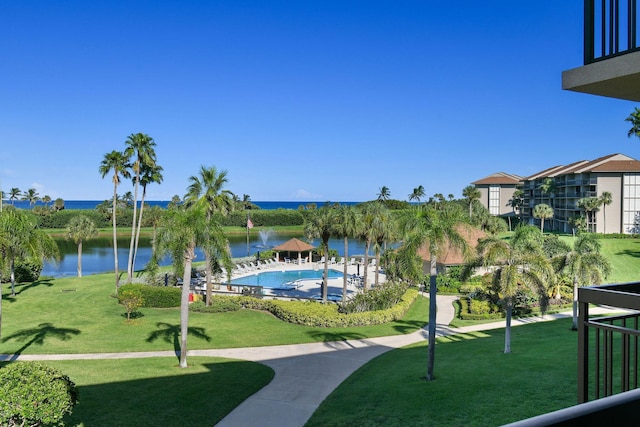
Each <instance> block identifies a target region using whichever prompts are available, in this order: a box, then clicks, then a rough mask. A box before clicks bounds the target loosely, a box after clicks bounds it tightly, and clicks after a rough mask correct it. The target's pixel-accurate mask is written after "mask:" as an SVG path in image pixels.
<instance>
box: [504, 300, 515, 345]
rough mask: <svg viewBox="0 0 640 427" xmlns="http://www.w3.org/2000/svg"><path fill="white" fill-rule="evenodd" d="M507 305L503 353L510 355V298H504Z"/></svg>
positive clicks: (511, 310) (511, 304)
mask: <svg viewBox="0 0 640 427" xmlns="http://www.w3.org/2000/svg"><path fill="white" fill-rule="evenodd" d="M506 303H507V319H506V327H505V330H504V352H505V354H508V353H511V315H512V313H513V302H512V301H511V297H507V298H506Z"/></svg>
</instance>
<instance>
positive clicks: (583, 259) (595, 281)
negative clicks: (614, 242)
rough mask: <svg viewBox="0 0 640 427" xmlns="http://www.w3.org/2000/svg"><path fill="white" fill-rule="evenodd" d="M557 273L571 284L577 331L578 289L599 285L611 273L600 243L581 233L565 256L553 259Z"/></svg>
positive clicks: (594, 238) (596, 239)
mask: <svg viewBox="0 0 640 427" xmlns="http://www.w3.org/2000/svg"><path fill="white" fill-rule="evenodd" d="M554 265H555V267H556V271H557V272H565V273H566V274H568V275H569V277H570V278H571V283H572V284H573V324H572V326H571V329H573V330H577V329H578V287H580V286H590V285H599V284H600V283H602V280H603V278H606V277H607V276H608V275H609V274H610V273H611V264H610V263H609V260H608V259H607V258H606V257H605V256H603V255H602V254H600V241H599V240H598V238H597V236H596V235H595V234H593V233H582V234H580V235H579V236H578V238H577V239H576V240H575V242H574V244H573V248H571V250H570V251H568V252H567V253H565V254H562V255H560V256H558V257H556V258H554Z"/></svg>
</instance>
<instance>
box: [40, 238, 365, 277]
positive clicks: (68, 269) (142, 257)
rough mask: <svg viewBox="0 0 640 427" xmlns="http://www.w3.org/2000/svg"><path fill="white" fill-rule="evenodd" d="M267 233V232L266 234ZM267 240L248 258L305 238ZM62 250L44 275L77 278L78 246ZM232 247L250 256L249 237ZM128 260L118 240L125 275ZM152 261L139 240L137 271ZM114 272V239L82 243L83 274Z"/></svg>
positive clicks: (253, 244)
mask: <svg viewBox="0 0 640 427" xmlns="http://www.w3.org/2000/svg"><path fill="white" fill-rule="evenodd" d="M263 234H265V233H263ZM263 237H266V240H265V241H263V240H262V238H261V237H260V236H251V238H250V240H249V247H248V252H249V255H255V254H256V253H257V252H258V251H264V250H266V249H267V248H272V247H274V246H277V245H279V244H281V243H284V242H285V241H287V240H289V239H291V238H292V237H298V238H302V237H301V236H292V235H286V236H278V235H277V234H275V233H273V232H270V233H269V235H268V236H263ZM56 242H57V243H58V247H59V248H60V261H59V262H58V263H52V262H45V265H44V268H43V270H42V275H43V276H53V277H65V276H76V275H77V268H78V246H77V245H76V244H75V243H73V242H72V241H69V240H64V239H56ZM229 243H230V246H231V255H232V257H234V258H241V257H245V256H247V238H246V236H232V237H230V238H229ZM311 244H312V245H314V246H318V245H319V244H320V243H319V241H318V240H317V239H316V240H315V241H312V242H311ZM329 248H330V249H335V250H337V251H338V254H339V255H343V254H344V242H343V240H342V239H330V240H329ZM362 254H364V242H360V241H357V240H353V241H352V240H350V241H349V256H356V255H362ZM128 259H129V238H122V239H118V268H119V269H120V270H123V269H124V271H125V272H126V270H127V261H128ZM150 259H151V239H144V238H142V237H141V238H140V247H139V248H138V255H137V258H136V263H135V269H136V270H141V269H144V268H145V266H146V265H147V264H148V263H149V260H150ZM203 260H204V255H203V254H202V252H201V251H198V252H197V258H196V261H203ZM161 264H162V265H169V264H171V259H169V258H167V259H164V260H163V261H162V262H161ZM109 271H113V240H112V239H111V238H99V239H92V240H89V241H86V242H83V244H82V274H83V275H89V274H97V273H106V272H109Z"/></svg>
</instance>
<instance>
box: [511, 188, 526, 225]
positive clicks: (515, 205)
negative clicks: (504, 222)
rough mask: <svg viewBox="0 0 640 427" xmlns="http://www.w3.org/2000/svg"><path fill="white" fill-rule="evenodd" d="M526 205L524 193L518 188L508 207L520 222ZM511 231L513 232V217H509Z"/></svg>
mask: <svg viewBox="0 0 640 427" xmlns="http://www.w3.org/2000/svg"><path fill="white" fill-rule="evenodd" d="M523 204H524V191H522V190H521V189H519V188H517V189H515V190H514V192H513V194H512V195H511V198H510V199H509V201H508V202H507V206H509V207H511V210H512V211H513V214H514V215H515V216H516V218H518V221H520V213H521V209H522V205H523ZM509 231H511V217H509Z"/></svg>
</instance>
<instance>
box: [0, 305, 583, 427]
mask: <svg viewBox="0 0 640 427" xmlns="http://www.w3.org/2000/svg"><path fill="white" fill-rule="evenodd" d="M455 299H457V297H454V296H447V295H444V296H438V297H437V306H438V313H437V315H436V321H437V329H436V330H437V334H438V335H439V336H447V335H453V334H458V333H465V332H472V331H479V330H488V329H496V328H502V327H504V321H500V322H494V323H488V324H482V325H475V326H469V327H464V328H457V329H456V328H450V327H449V326H448V325H449V323H451V321H452V320H453V318H454V315H455V310H454V308H453V302H454V301H455ZM570 316H571V314H570V313H568V314H567V313H563V314H558V315H547V316H544V317H532V318H528V319H523V320H513V321H512V326H518V325H522V324H527V323H533V322H540V321H547V320H554V319H557V318H561V317H570ZM426 338H427V332H426V331H425V330H422V329H421V330H419V331H416V332H414V333H411V334H407V335H396V336H389V337H379V338H368V339H352V340H347V341H337V342H323V343H309V344H293V345H283V346H272V347H254V348H232V349H214V350H191V351H189V355H190V356H218V357H228V358H234V359H243V360H251V361H255V362H259V363H263V364H265V365H267V366H269V367H271V368H272V369H273V370H274V371H275V376H274V378H273V380H272V381H271V382H270V383H269V384H267V385H266V386H265V387H263V388H262V389H261V390H260V391H258V392H256V393H255V394H253V395H252V396H250V397H249V398H248V399H246V400H245V401H244V402H243V403H241V404H240V405H239V406H238V407H236V408H235V409H234V410H233V411H231V412H230V413H229V414H228V415H227V416H226V417H225V418H224V419H222V420H221V421H220V422H219V423H218V424H217V426H219V427H249V426H279V427H300V426H303V425H304V424H305V423H306V421H307V420H308V419H309V418H310V417H311V415H312V414H313V412H314V411H315V410H316V409H317V408H318V406H319V405H320V403H322V401H323V400H324V399H325V398H326V397H327V396H328V395H329V394H330V393H331V392H332V391H333V390H334V389H335V388H336V387H337V386H338V385H340V383H342V381H344V380H345V379H346V378H347V377H348V376H349V375H351V374H352V373H353V372H354V371H356V370H357V369H358V368H359V367H361V366H362V365H364V364H365V363H367V362H368V361H370V360H371V359H373V358H375V357H376V356H379V355H381V354H383V353H385V352H387V351H389V350H392V349H395V348H399V347H403V346H406V345H409V344H413V343H416V342H420V341H423V340H425V339H426ZM143 357H175V352H173V351H160V352H135V353H100V354H66V355H65V354H58V355H19V356H17V357H16V356H14V355H0V360H3V361H6V360H73V359H107V358H143Z"/></svg>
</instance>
